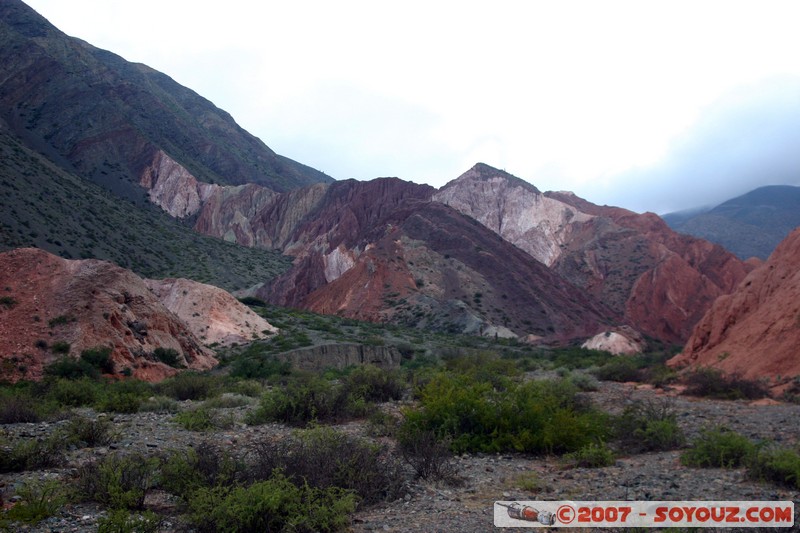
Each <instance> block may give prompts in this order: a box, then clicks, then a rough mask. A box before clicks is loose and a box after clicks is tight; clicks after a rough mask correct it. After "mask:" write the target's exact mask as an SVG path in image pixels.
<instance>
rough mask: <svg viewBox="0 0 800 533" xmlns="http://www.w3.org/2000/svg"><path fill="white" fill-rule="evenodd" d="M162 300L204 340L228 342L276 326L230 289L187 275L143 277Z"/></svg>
mask: <svg viewBox="0 0 800 533" xmlns="http://www.w3.org/2000/svg"><path fill="white" fill-rule="evenodd" d="M144 281H145V284H146V285H147V287H148V288H149V289H150V290H151V291H153V294H155V295H156V297H157V298H158V299H159V301H160V302H161V303H163V304H164V306H166V308H167V309H169V310H170V311H171V312H173V313H175V315H176V316H177V317H178V318H180V319H181V320H182V321H183V323H184V324H186V326H187V327H188V328H189V330H190V331H191V332H192V333H193V334H194V335H195V337H197V338H198V339H200V340H201V341H203V343H204V344H207V345H220V346H229V345H231V344H241V343H247V342H251V341H253V340H254V339H263V338H265V337H268V336H270V335H273V334H274V333H276V332H277V331H278V330H277V329H276V328H275V327H273V326H272V324H270V323H269V322H267V321H266V320H264V319H263V318H261V317H260V316H258V315H257V314H256V313H254V312H253V310H252V309H250V308H249V307H247V306H246V305H244V304H242V303H241V302H240V301H239V300H237V299H236V298H234V297H233V296H231V295H230V293H228V292H226V291H224V290H222V289H220V288H218V287H214V286H212V285H206V284H205V283H200V282H197V281H192V280H189V279H162V280H154V279H147V280H144Z"/></svg>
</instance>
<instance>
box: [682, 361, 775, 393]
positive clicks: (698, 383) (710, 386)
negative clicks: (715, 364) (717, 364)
mask: <svg viewBox="0 0 800 533" xmlns="http://www.w3.org/2000/svg"><path fill="white" fill-rule="evenodd" d="M683 382H684V383H685V384H686V392H685V394H688V395H690V396H704V397H707V398H717V399H720V400H741V399H748V400H755V399H758V398H766V397H767V396H769V389H768V388H767V386H766V384H764V383H762V382H760V381H755V380H750V379H745V378H743V377H741V376H740V375H738V374H732V375H725V374H723V373H722V372H721V371H719V370H717V369H715V368H699V369H697V370H695V371H693V372H690V373H688V374H686V375H685V376H684V378H683Z"/></svg>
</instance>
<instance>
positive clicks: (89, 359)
mask: <svg viewBox="0 0 800 533" xmlns="http://www.w3.org/2000/svg"><path fill="white" fill-rule="evenodd" d="M81 361H85V362H86V363H87V364H88V365H89V366H91V367H93V368H96V369H98V370H99V371H100V372H102V373H104V374H113V373H114V362H113V361H112V360H111V348H109V347H107V346H98V347H96V348H90V349H88V350H83V351H82V352H81Z"/></svg>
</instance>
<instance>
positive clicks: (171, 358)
mask: <svg viewBox="0 0 800 533" xmlns="http://www.w3.org/2000/svg"><path fill="white" fill-rule="evenodd" d="M153 358H155V360H156V361H160V362H162V363H164V364H165V365H168V366H171V367H173V368H179V367H181V366H183V365H182V364H181V358H180V354H179V353H178V350H175V349H174V348H162V347H158V348H156V349H155V350H153Z"/></svg>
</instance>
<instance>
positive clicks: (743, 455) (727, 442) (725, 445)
mask: <svg viewBox="0 0 800 533" xmlns="http://www.w3.org/2000/svg"><path fill="white" fill-rule="evenodd" d="M755 453H756V445H755V444H754V443H752V442H751V441H750V440H749V439H748V438H747V437H744V436H743V435H739V434H737V433H734V432H732V431H730V430H728V429H726V428H712V429H706V430H704V431H702V432H701V433H700V436H699V437H697V439H695V440H694V442H692V445H691V447H690V448H689V449H688V450H686V451H684V452H683V453H682V454H681V463H682V464H684V465H686V466H697V467H703V468H708V467H717V468H737V467H740V466H743V465H745V464H747V463H748V462H749V461H750V460H751V458H752V457H753V456H754V454H755Z"/></svg>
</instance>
